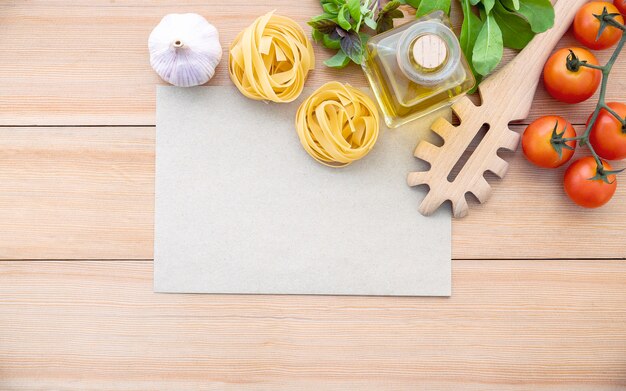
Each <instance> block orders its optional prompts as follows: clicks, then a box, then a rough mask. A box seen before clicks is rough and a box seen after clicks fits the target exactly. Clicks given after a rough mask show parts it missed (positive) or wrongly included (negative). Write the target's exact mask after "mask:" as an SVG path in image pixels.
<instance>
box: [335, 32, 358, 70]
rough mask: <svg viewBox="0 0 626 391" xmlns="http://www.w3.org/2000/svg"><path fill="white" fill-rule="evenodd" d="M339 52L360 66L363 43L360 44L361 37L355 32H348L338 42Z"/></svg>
mask: <svg viewBox="0 0 626 391" xmlns="http://www.w3.org/2000/svg"><path fill="white" fill-rule="evenodd" d="M339 43H340V45H341V50H342V51H343V52H344V53H345V54H346V55H347V56H348V57H350V59H351V60H352V61H354V62H355V63H357V64H359V65H361V63H362V62H363V43H362V42H361V36H360V35H359V34H358V33H357V32H355V31H348V32H347V34H345V35H344V36H343V37H341V38H340V41H339Z"/></svg>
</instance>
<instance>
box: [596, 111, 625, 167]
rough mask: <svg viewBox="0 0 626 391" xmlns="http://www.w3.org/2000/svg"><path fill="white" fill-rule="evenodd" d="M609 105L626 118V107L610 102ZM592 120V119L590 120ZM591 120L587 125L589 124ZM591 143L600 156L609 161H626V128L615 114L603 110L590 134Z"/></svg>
mask: <svg viewBox="0 0 626 391" xmlns="http://www.w3.org/2000/svg"><path fill="white" fill-rule="evenodd" d="M607 105H608V106H609V107H610V108H612V109H613V111H615V112H616V113H617V114H619V115H620V116H621V117H622V118H626V105H625V104H623V103H618V102H610V103H607ZM589 120H591V117H590V118H589ZM589 120H588V121H587V124H589ZM589 142H591V145H592V146H593V149H594V150H595V151H596V153H597V154H598V155H600V156H601V157H603V158H604V159H608V160H622V159H626V127H624V126H622V123H621V122H620V121H618V119H617V118H615V117H614V116H613V114H611V113H609V112H608V111H606V110H604V109H602V110H600V113H599V114H598V118H597V119H596V123H595V124H593V128H592V129H591V133H590V134H589Z"/></svg>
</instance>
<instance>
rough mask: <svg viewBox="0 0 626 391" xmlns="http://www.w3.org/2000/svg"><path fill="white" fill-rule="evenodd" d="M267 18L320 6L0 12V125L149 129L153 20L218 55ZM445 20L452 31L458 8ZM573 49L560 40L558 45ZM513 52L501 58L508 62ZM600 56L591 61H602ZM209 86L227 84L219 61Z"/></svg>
mask: <svg viewBox="0 0 626 391" xmlns="http://www.w3.org/2000/svg"><path fill="white" fill-rule="evenodd" d="M272 9H276V10H277V11H278V12H280V13H281V14H284V15H287V16H290V17H292V18H294V19H295V20H297V21H298V22H299V23H300V24H301V25H303V26H304V27H305V29H306V30H307V31H309V27H308V26H306V24H305V22H306V20H308V19H309V18H310V17H311V16H313V15H316V14H318V13H320V7H319V2H318V0H306V1H298V2H293V1H287V0H279V1H274V2H272V4H271V5H270V4H266V3H264V2H250V1H243V0H237V1H230V2H228V4H227V5H225V4H223V3H222V2H207V1H198V0H186V1H165V0H161V1H154V2H150V3H149V4H147V3H146V2H141V1H138V0H132V1H131V0H123V1H114V2H113V1H108V0H106V1H105V0H98V1H72V2H68V1H61V0H55V1H23V0H13V1H8V2H6V1H5V2H2V4H0V35H1V36H2V37H3V38H2V40H0V85H2V89H0V125H71V124H73V125H111V124H115V125H149V124H154V121H155V114H154V111H155V85H156V84H159V83H161V82H160V80H159V78H158V76H157V75H156V74H155V73H154V72H153V71H152V69H151V68H150V65H149V61H148V53H147V40H148V35H149V34H150V31H151V30H152V28H153V27H154V26H155V25H156V24H157V23H158V21H159V20H160V18H161V17H162V16H163V15H165V14H167V13H171V12H198V13H200V14H202V15H204V16H206V17H207V18H208V19H209V20H210V21H211V22H212V23H214V24H215V25H216V26H217V27H218V29H219V31H220V34H221V42H222V45H223V46H224V48H225V54H226V49H227V47H228V44H229V43H230V42H231V41H232V39H233V38H234V36H235V35H236V34H237V33H238V32H239V31H240V30H241V29H243V28H244V27H245V26H247V25H248V24H249V23H251V21H252V20H253V19H254V18H255V17H257V16H259V15H261V14H263V13H265V12H267V11H270V10H272ZM453 9H454V12H453V15H452V19H453V20H454V22H455V24H456V25H457V30H458V25H459V20H460V15H459V9H458V4H454V7H453ZM573 44H575V42H574V40H573V38H572V37H571V36H570V35H568V36H567V37H566V38H565V39H564V40H563V41H562V43H561V44H560V46H561V47H562V46H570V45H573ZM315 47H316V48H315V49H316V55H317V65H318V66H317V69H316V70H315V71H314V72H313V73H312V75H311V78H310V81H309V85H311V86H318V85H320V84H322V83H323V82H326V81H329V80H339V81H343V82H350V83H352V84H354V85H358V86H363V85H365V84H366V81H365V78H364V77H363V75H362V73H361V71H360V69H358V67H356V66H352V67H350V68H348V69H346V70H342V71H334V70H330V69H328V68H325V67H324V66H323V65H322V61H323V60H324V59H325V58H327V57H328V56H329V55H330V53H329V52H327V51H325V50H324V49H322V48H320V47H319V46H318V45H315ZM513 55H514V53H513V52H512V51H507V53H506V59H507V60H508V59H510V58H511V57H512V56H513ZM609 56H610V53H609V52H608V51H604V52H599V53H598V57H599V59H600V60H601V61H602V62H604V61H606V60H607V58H608V57H609ZM226 58H227V57H226V55H225V57H224V59H226ZM210 83H212V84H227V83H230V81H229V80H228V74H227V71H226V61H225V60H224V61H223V62H222V63H221V65H220V66H219V67H218V71H217V74H216V76H215V78H214V80H213V81H211V82H210ZM625 88H626V62H624V61H618V63H617V64H616V66H615V68H614V72H613V74H612V81H611V87H610V89H609V94H608V99H609V100H619V99H621V98H622V96H621V93H622V91H624V89H625ZM593 107H594V102H593V99H592V100H591V101H588V102H585V103H582V104H578V105H573V106H568V105H564V104H560V103H557V102H556V101H554V100H553V99H551V98H550V97H549V96H547V94H546V93H545V91H544V89H543V88H542V87H541V86H540V87H539V88H538V92H537V95H536V102H535V104H534V108H533V110H532V113H531V115H530V117H529V118H530V119H533V118H536V117H537V116H539V115H544V114H548V113H549V114H554V113H558V114H561V115H564V116H566V117H567V118H569V119H570V121H572V122H573V123H583V122H584V121H585V120H586V119H587V116H588V115H589V113H590V112H591V110H592V108H593Z"/></svg>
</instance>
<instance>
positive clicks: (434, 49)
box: [411, 34, 448, 71]
mask: <svg viewBox="0 0 626 391" xmlns="http://www.w3.org/2000/svg"><path fill="white" fill-rule="evenodd" d="M411 55H412V57H413V61H415V63H416V64H417V65H418V66H419V67H421V68H423V69H424V70H425V71H434V70H436V69H438V68H440V67H441V66H442V65H443V64H444V63H445V62H446V60H447V58H448V46H447V45H446V43H445V42H444V40H443V39H441V37H439V36H438V35H436V34H424V35H422V36H419V37H418V38H417V39H416V40H415V42H414V43H413V48H412V51H411Z"/></svg>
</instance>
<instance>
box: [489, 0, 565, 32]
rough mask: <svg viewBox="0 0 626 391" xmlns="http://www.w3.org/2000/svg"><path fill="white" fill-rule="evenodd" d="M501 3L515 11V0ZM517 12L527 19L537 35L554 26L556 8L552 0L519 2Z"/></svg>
mask: <svg viewBox="0 0 626 391" xmlns="http://www.w3.org/2000/svg"><path fill="white" fill-rule="evenodd" d="M501 1H502V4H503V5H504V6H505V7H507V8H509V9H515V0H501ZM517 12H519V13H520V14H522V15H523V16H524V18H526V20H527V21H528V23H529V24H530V27H531V28H532V30H533V32H535V33H543V32H544V31H546V30H548V29H550V28H552V26H554V8H552V3H550V0H519V9H518V11H517Z"/></svg>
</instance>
